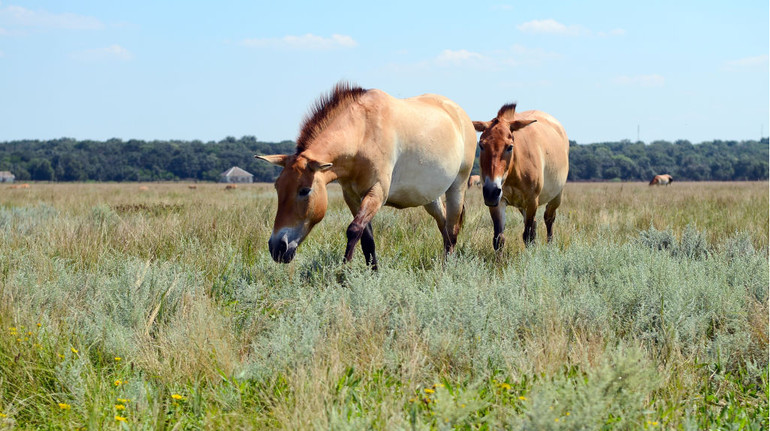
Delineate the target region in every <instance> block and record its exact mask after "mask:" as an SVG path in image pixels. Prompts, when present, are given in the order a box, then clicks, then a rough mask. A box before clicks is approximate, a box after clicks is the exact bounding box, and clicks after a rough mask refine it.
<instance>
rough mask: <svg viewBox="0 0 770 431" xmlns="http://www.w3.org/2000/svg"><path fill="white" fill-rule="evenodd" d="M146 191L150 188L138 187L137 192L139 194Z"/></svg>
mask: <svg viewBox="0 0 770 431" xmlns="http://www.w3.org/2000/svg"><path fill="white" fill-rule="evenodd" d="M147 190H150V188H149V187H147V186H139V191H140V192H146V191H147Z"/></svg>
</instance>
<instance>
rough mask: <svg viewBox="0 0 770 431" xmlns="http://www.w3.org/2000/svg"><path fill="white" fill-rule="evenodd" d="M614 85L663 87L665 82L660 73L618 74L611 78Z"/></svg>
mask: <svg viewBox="0 0 770 431" xmlns="http://www.w3.org/2000/svg"><path fill="white" fill-rule="evenodd" d="M612 83H613V84H615V85H621V86H629V87H644V88H652V87H663V86H664V85H665V84H666V79H665V78H664V77H662V76H660V75H657V74H652V75H634V76H626V75H622V76H618V77H616V78H615V79H613V80H612Z"/></svg>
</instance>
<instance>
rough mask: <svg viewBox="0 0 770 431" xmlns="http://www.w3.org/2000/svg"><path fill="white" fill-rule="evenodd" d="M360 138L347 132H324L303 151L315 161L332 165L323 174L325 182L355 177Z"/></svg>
mask: <svg viewBox="0 0 770 431" xmlns="http://www.w3.org/2000/svg"><path fill="white" fill-rule="evenodd" d="M360 140H361V139H360V138H359V137H358V136H355V134H353V133H350V132H349V131H344V130H343V131H339V132H336V133H334V131H332V130H329V131H327V132H325V133H324V134H323V135H322V136H321V137H319V139H316V140H314V141H313V143H312V145H310V146H308V148H307V149H306V150H305V152H306V153H308V154H309V155H311V157H312V158H313V159H315V160H318V161H321V162H323V163H332V168H331V169H330V170H328V171H326V172H325V176H324V178H325V181H326V183H327V184H328V183H330V182H332V181H334V180H338V179H342V180H344V179H345V178H348V177H350V176H353V175H355V168H356V166H355V160H356V156H357V155H358V152H359V151H358V149H359V146H358V144H357V143H358V142H360Z"/></svg>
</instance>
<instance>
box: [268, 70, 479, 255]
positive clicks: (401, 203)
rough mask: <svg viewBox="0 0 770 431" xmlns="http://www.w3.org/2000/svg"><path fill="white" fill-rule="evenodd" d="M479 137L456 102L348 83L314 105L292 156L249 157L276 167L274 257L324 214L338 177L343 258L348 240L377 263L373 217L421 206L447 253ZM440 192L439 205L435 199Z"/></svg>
mask: <svg viewBox="0 0 770 431" xmlns="http://www.w3.org/2000/svg"><path fill="white" fill-rule="evenodd" d="M475 142H476V134H475V133H474V131H473V124H472V123H471V120H470V118H468V115H467V114H466V113H465V111H463V110H462V108H460V107H459V106H457V104H455V103H454V102H452V101H450V100H449V99H446V98H444V97H441V96H437V95H431V94H425V95H422V96H417V97H413V98H410V99H395V98H393V97H391V96H389V95H388V94H386V93H384V92H382V91H380V90H364V89H362V88H359V87H354V86H351V85H350V84H346V83H339V84H337V85H336V86H335V87H334V89H333V90H332V92H331V93H330V94H329V95H328V96H325V97H322V98H320V99H319V100H318V102H316V104H315V106H314V108H313V110H312V112H311V113H310V115H309V116H308V117H307V118H306V119H305V121H304V124H303V126H302V129H301V131H300V135H299V138H298V139H297V150H296V153H295V154H293V155H272V156H255V157H258V158H260V159H262V160H266V161H268V162H271V163H274V164H276V165H279V166H283V168H284V169H283V171H282V172H281V174H280V176H279V177H278V179H277V180H276V182H275V187H276V190H277V191H278V212H277V214H276V216H275V224H274V226H273V233H272V235H271V236H270V240H269V246H270V254H271V256H272V257H273V259H274V260H275V261H276V262H283V263H287V262H290V261H291V260H292V259H293V258H294V255H295V253H296V251H297V247H298V246H299V244H300V243H302V241H303V240H304V239H305V237H306V236H307V234H308V233H309V232H310V230H311V229H312V228H313V226H314V225H315V224H316V223H318V222H320V221H321V219H323V217H324V214H325V213H326V205H327V196H326V185H327V184H328V183H330V182H331V181H334V180H337V182H338V183H339V184H340V186H342V192H343V196H344V198H345V203H346V204H347V206H348V208H350V211H351V212H352V213H353V216H354V218H353V222H352V223H351V224H350V226H348V229H347V239H348V243H347V248H346V250H345V261H346V262H348V261H350V260H351V259H352V258H353V252H354V250H355V245H356V243H358V241H361V248H362V249H363V252H364V256H365V258H366V262H367V264H369V265H371V266H372V268H374V269H376V268H377V258H376V255H375V250H374V236H373V233H372V225H371V221H372V218H373V217H374V216H375V214H377V211H379V209H380V208H381V207H382V206H383V205H389V206H393V207H396V208H406V207H418V206H422V207H424V208H425V209H426V210H427V211H428V213H429V214H430V215H431V216H433V218H434V219H435V220H436V223H437V224H438V227H439V229H440V230H441V234H442V236H443V238H444V249H445V251H446V252H447V253H449V252H451V251H452V250H453V249H454V246H455V243H456V242H457V235H458V233H459V231H460V224H461V221H462V214H463V211H464V199H465V191H466V189H467V181H468V176H469V175H470V172H471V169H472V168H473V159H474V152H475ZM442 195H444V196H445V202H446V203H445V204H444V203H442V199H441V196H442Z"/></svg>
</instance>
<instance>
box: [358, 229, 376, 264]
mask: <svg viewBox="0 0 770 431" xmlns="http://www.w3.org/2000/svg"><path fill="white" fill-rule="evenodd" d="M361 249H362V250H363V251H364V257H365V258H366V264H367V265H369V266H371V267H372V269H374V270H375V271H376V270H377V255H375V253H374V231H373V230H372V224H371V223H369V224H367V225H366V229H364V232H363V235H361Z"/></svg>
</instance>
